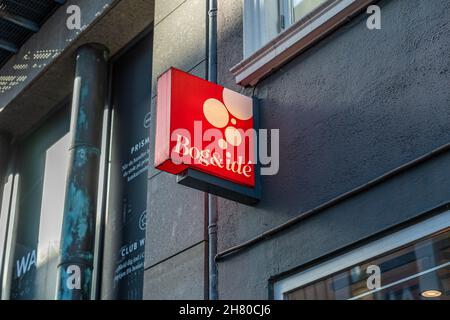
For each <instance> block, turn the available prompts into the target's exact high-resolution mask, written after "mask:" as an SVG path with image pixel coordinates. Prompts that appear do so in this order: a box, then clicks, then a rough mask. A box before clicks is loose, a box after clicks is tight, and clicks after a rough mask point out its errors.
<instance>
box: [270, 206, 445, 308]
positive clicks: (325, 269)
mask: <svg viewBox="0 0 450 320" xmlns="http://www.w3.org/2000/svg"><path fill="white" fill-rule="evenodd" d="M449 227H450V211H445V212H443V213H440V214H439V215H436V216H433V217H431V218H429V219H427V220H425V221H423V222H419V223H416V224H415V225H412V226H409V227H407V228H404V229H402V230H400V231H397V232H395V233H392V234H390V235H387V236H385V237H383V238H381V239H378V240H375V241H373V242H371V243H368V244H366V245H364V246H361V247H359V248H357V249H354V250H351V251H349V252H347V253H344V254H343V255H340V256H338V257H335V258H333V259H330V260H328V261H325V262H323V263H320V264H318V265H316V266H313V267H311V268H308V269H306V270H303V271H300V272H298V273H295V274H292V275H290V276H288V277H285V278H282V279H279V280H277V281H275V282H274V283H273V298H274V300H284V295H285V294H287V293H289V292H291V291H293V290H295V289H298V288H301V287H304V286H306V285H308V284H312V283H314V282H316V281H318V280H320V279H323V278H326V277H329V276H331V275H333V274H335V273H338V272H341V271H343V270H345V269H348V268H350V267H352V266H355V265H358V264H361V263H363V262H364V261H368V260H370V259H374V258H376V257H378V256H380V255H383V254H387V253H389V252H391V251H393V250H398V249H401V248H402V247H404V246H406V245H409V244H411V243H414V242H416V241H418V240H421V239H424V238H426V237H429V236H431V235H433V234H436V233H439V232H442V231H443V230H445V229H447V228H449Z"/></svg>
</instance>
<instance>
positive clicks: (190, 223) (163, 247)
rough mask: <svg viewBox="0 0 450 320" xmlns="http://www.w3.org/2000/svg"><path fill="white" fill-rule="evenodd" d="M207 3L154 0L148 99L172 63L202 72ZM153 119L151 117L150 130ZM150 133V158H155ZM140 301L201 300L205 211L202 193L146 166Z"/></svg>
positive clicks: (153, 105) (153, 103)
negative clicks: (151, 71)
mask: <svg viewBox="0 0 450 320" xmlns="http://www.w3.org/2000/svg"><path fill="white" fill-rule="evenodd" d="M205 36H206V1H204V0H173V1H163V0H157V1H155V27H154V47H153V80H152V82H153V91H152V92H153V94H154V97H153V99H152V100H153V102H152V114H153V115H155V102H156V93H157V92H156V89H155V87H156V83H157V81H156V79H157V77H158V76H159V75H161V74H162V73H163V72H164V71H166V70H167V69H169V68H170V67H171V66H173V67H176V68H179V69H181V70H184V71H187V72H190V73H192V74H195V75H197V76H200V77H205V75H206V37H205ZM154 120H155V117H154V116H153V126H152V127H153V128H155V124H154ZM153 146H154V134H153V132H152V134H151V148H150V149H151V154H150V159H154V147H153ZM147 204H148V216H147V221H148V224H147V236H146V244H145V247H146V252H145V273H144V299H204V298H205V281H206V278H205V253H206V251H205V249H206V247H205V240H206V237H205V210H204V194H203V193H202V192H199V191H196V190H193V189H189V188H187V187H184V186H181V185H177V183H176V177H175V176H173V175H170V174H167V173H163V172H160V171H158V170H156V169H153V168H152V169H150V172H149V181H148V202H147Z"/></svg>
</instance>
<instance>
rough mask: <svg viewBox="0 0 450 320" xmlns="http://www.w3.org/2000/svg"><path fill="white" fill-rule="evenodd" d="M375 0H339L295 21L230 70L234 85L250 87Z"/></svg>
mask: <svg viewBox="0 0 450 320" xmlns="http://www.w3.org/2000/svg"><path fill="white" fill-rule="evenodd" d="M375 1H376V0H341V1H336V2H334V3H332V4H330V5H329V6H328V7H326V8H324V9H323V10H321V11H320V12H318V13H316V14H315V15H314V16H312V17H309V19H308V21H307V22H305V21H299V22H298V23H296V24H294V25H292V26H291V27H290V28H288V29H287V30H286V31H284V32H282V33H280V34H279V35H278V36H277V37H276V38H275V39H273V40H272V41H270V42H269V43H267V44H266V45H265V46H263V47H262V48H261V49H259V50H258V51H256V52H255V53H254V54H252V55H251V56H250V57H248V58H246V59H244V60H243V61H241V62H240V63H239V64H237V65H236V66H234V67H233V68H231V70H230V71H231V72H232V73H233V75H234V76H235V77H236V83H237V84H239V85H242V86H254V85H256V84H257V83H258V82H259V81H260V80H261V79H263V78H264V77H266V76H268V75H269V74H270V73H271V72H272V71H274V70H276V69H277V68H279V67H281V66H282V65H283V64H285V63H286V62H288V61H289V60H290V59H292V58H293V57H295V56H296V55H298V54H300V53H302V52H303V51H305V50H306V49H308V48H309V47H310V46H311V45H313V44H314V43H316V42H317V41H319V40H320V39H322V38H323V37H325V36H326V35H327V34H329V33H330V32H332V31H333V30H335V29H336V28H338V27H339V26H340V25H342V24H343V23H345V22H347V21H348V20H349V19H350V18H351V17H352V16H354V15H356V14H357V13H359V12H361V11H362V10H363V9H365V8H366V7H367V6H368V5H370V4H371V3H373V2H375Z"/></svg>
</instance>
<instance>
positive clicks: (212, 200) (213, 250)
mask: <svg viewBox="0 0 450 320" xmlns="http://www.w3.org/2000/svg"><path fill="white" fill-rule="evenodd" d="M208 19H209V23H208V25H209V26H208V27H209V29H208V80H209V81H210V82H213V83H217V0H209V6H208ZM217 210H218V208H217V197H216V196H215V195H212V194H208V269H209V270H208V276H209V279H208V280H209V281H208V283H209V300H217V299H218V298H219V294H218V274H217V264H216V261H215V257H216V255H217V218H218V214H217Z"/></svg>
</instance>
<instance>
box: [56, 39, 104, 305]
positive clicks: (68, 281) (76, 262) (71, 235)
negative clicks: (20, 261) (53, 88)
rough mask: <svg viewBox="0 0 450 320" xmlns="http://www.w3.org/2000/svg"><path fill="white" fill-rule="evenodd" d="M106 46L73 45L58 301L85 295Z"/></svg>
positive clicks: (91, 245)
mask: <svg viewBox="0 0 450 320" xmlns="http://www.w3.org/2000/svg"><path fill="white" fill-rule="evenodd" d="M108 58H109V52H108V49H107V48H106V47H105V46H103V45H100V44H86V45H83V46H82V47H80V48H79V49H78V52H77V56H76V70H75V82H74V91H73V99H72V116H71V134H72V142H71V147H70V166H69V170H68V176H67V189H66V196H65V205H64V220H63V228H62V234H61V248H60V262H59V264H58V292H57V298H58V300H89V299H90V298H91V289H92V274H93V263H94V245H95V230H96V228H95V224H96V213H97V196H98V183H99V181H98V180H99V169H100V153H101V136H102V120H103V111H104V106H105V103H106V95H107V88H108V81H107V79H108Z"/></svg>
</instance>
